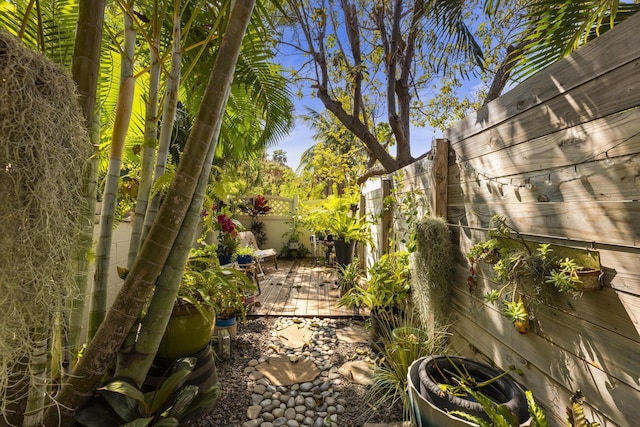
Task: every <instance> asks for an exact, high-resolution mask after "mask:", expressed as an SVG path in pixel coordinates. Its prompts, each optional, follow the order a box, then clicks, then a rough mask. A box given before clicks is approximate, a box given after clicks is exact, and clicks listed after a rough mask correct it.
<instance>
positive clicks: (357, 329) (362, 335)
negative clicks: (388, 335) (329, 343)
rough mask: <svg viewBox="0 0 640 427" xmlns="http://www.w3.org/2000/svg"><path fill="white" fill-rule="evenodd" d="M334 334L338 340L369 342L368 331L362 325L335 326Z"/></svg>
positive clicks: (351, 342)
mask: <svg viewBox="0 0 640 427" xmlns="http://www.w3.org/2000/svg"><path fill="white" fill-rule="evenodd" d="M336 335H337V337H338V339H339V340H340V341H342V342H346V343H350V344H357V343H366V342H369V331H368V330H367V329H366V328H365V327H364V326H359V325H352V326H347V327H345V328H336Z"/></svg>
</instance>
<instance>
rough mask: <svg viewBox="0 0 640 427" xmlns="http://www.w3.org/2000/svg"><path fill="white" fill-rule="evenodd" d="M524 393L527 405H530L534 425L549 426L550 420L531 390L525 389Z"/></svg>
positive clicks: (539, 426) (537, 426)
mask: <svg viewBox="0 0 640 427" xmlns="http://www.w3.org/2000/svg"><path fill="white" fill-rule="evenodd" d="M524 394H525V396H526V397H527V406H528V407H529V415H531V419H532V420H533V425H534V426H535V427H549V422H548V421H547V418H546V417H545V415H544V412H542V409H541V408H540V407H539V406H538V404H537V403H536V401H535V399H534V398H533V393H532V392H531V390H527V391H525V392H524Z"/></svg>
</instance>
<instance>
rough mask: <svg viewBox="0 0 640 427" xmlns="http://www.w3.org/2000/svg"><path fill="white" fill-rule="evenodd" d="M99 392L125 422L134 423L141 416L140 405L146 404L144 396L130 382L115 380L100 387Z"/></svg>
mask: <svg viewBox="0 0 640 427" xmlns="http://www.w3.org/2000/svg"><path fill="white" fill-rule="evenodd" d="M98 392H99V393H100V394H101V395H102V396H103V397H104V399H105V400H106V401H107V403H109V405H110V406H111V408H113V410H114V411H115V413H116V414H118V416H120V417H121V418H122V419H123V420H125V421H132V420H135V419H136V418H138V417H139V416H140V415H141V414H140V412H139V411H138V405H139V403H142V402H144V395H143V394H142V392H141V391H140V390H138V389H137V388H136V386H135V385H133V384H131V383H130V382H128V381H125V380H115V381H112V382H110V383H108V384H106V385H105V386H104V387H100V388H99V389H98Z"/></svg>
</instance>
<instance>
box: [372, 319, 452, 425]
mask: <svg viewBox="0 0 640 427" xmlns="http://www.w3.org/2000/svg"><path fill="white" fill-rule="evenodd" d="M389 321H390V322H391V324H392V329H391V330H385V331H384V333H383V336H382V345H381V350H380V355H379V357H378V358H377V360H376V363H375V366H374V370H373V375H372V378H371V379H372V384H371V387H370V388H369V389H368V390H367V392H366V395H365V400H366V404H365V405H364V406H365V408H368V409H365V410H369V411H375V410H378V409H379V408H389V407H392V406H394V405H395V404H396V403H397V402H398V401H401V402H402V406H403V410H404V413H405V416H404V419H405V420H409V419H411V418H410V403H409V399H408V391H407V386H408V384H407V371H408V369H409V366H410V365H411V364H412V363H413V362H414V361H415V360H417V359H420V358H422V357H426V356H429V355H431V354H434V353H440V352H442V351H444V344H445V342H446V340H445V337H446V331H445V330H444V329H438V330H434V333H433V334H432V335H429V334H428V333H427V331H426V330H424V329H422V327H421V324H420V320H419V317H418V316H417V315H416V313H414V311H410V312H408V313H407V315H405V316H403V317H402V318H400V319H389Z"/></svg>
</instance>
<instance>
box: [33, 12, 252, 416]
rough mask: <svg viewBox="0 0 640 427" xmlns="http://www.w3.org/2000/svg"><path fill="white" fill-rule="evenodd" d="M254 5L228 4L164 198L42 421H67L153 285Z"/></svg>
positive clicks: (188, 200)
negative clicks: (219, 42)
mask: <svg viewBox="0 0 640 427" xmlns="http://www.w3.org/2000/svg"><path fill="white" fill-rule="evenodd" d="M254 4H255V0H246V1H242V2H240V1H238V2H234V3H233V6H232V10H231V15H230V18H229V25H228V26H227V30H226V31H225V33H224V36H223V41H222V45H221V48H220V51H219V53H218V57H217V58H216V61H215V64H214V66H213V68H212V70H211V74H210V77H209V83H208V85H207V88H206V90H205V94H204V97H203V100H202V104H201V106H200V110H199V111H198V116H197V118H196V120H195V122H194V126H193V128H192V130H191V133H190V135H189V139H188V141H187V144H186V148H185V152H184V154H183V156H182V159H181V161H180V164H179V165H178V169H177V171H176V174H175V177H174V180H173V182H172V183H171V187H170V188H169V191H168V193H167V197H166V199H165V202H164V203H163V204H162V206H161V208H160V211H159V213H158V216H157V218H156V221H155V222H154V224H153V226H152V227H151V230H150V231H149V235H148V237H147V238H146V239H145V242H144V244H143V245H142V248H141V250H140V254H139V255H138V258H137V260H136V262H135V263H134V265H133V267H132V269H131V271H130V272H129V275H128V276H127V279H126V280H125V282H124V285H123V287H122V290H121V291H120V293H119V294H118V295H117V297H116V300H115V302H114V304H113V306H112V307H111V309H110V310H109V312H108V314H107V317H106V319H105V321H104V322H103V323H102V325H101V326H100V328H99V329H98V331H97V333H96V335H95V337H94V339H93V341H92V342H91V343H90V344H89V346H88V347H87V350H86V352H85V354H84V357H83V358H82V359H80V361H79V362H78V365H77V366H76V368H75V369H74V371H73V375H71V376H69V377H68V378H67V379H66V381H65V382H64V384H63V386H62V388H61V390H60V392H59V393H58V395H57V396H56V399H57V403H58V404H57V405H54V406H52V407H50V408H49V409H48V410H47V412H46V414H45V420H44V424H45V425H46V426H54V425H57V424H58V422H57V421H58V415H60V417H61V420H62V424H63V425H68V423H69V422H70V419H71V417H72V416H73V414H74V412H75V411H76V410H77V409H78V408H79V407H80V406H81V405H82V404H83V403H85V402H86V401H87V399H89V398H90V397H91V395H92V392H93V390H94V388H95V387H96V385H97V384H98V382H99V381H100V379H101V378H102V376H103V375H104V373H105V372H106V369H107V367H108V365H109V364H110V363H111V361H112V360H113V356H114V354H115V353H116V351H117V350H118V348H119V347H120V345H121V344H122V341H123V340H124V338H125V337H126V335H127V333H128V332H129V330H130V328H131V326H132V325H133V323H134V322H135V320H136V318H137V316H138V313H140V311H141V309H142V307H143V305H144V303H145V301H146V299H147V297H148V296H149V294H150V293H151V291H152V289H153V286H154V284H155V282H156V279H157V277H158V275H159V274H160V272H161V270H162V267H163V266H164V264H165V262H166V260H167V258H168V256H169V252H170V250H171V248H172V246H173V243H174V242H175V240H176V237H177V235H178V232H179V230H180V227H181V225H182V222H183V220H184V217H185V215H186V212H187V209H188V207H189V205H190V203H191V199H192V197H193V194H194V191H195V188H196V185H197V181H198V178H199V177H200V174H201V173H202V169H203V166H204V160H205V158H206V153H207V151H208V149H209V145H210V144H211V143H212V138H213V134H214V131H215V129H216V127H217V123H218V122H219V121H220V120H222V114H223V106H224V103H225V97H226V96H227V94H228V90H229V87H230V85H231V82H232V79H233V74H234V69H235V65H236V62H237V59H238V54H239V52H240V46H241V44H242V38H243V36H244V33H245V31H246V28H247V24H248V22H249V18H250V16H251V12H252V10H253V6H254ZM58 410H59V411H61V413H60V414H58Z"/></svg>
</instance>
